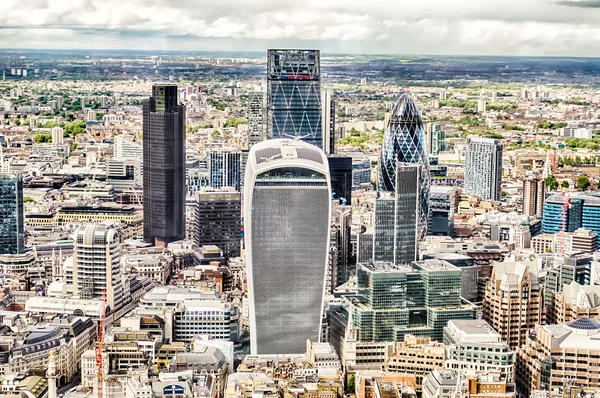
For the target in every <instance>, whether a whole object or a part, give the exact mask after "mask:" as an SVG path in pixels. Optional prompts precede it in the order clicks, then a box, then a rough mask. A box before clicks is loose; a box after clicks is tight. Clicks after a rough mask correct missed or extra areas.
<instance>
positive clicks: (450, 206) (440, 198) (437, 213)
mask: <svg viewBox="0 0 600 398" xmlns="http://www.w3.org/2000/svg"><path fill="white" fill-rule="evenodd" d="M457 199H458V190H457V188H455V187H445V186H432V187H431V191H430V192H429V228H428V232H427V233H428V234H429V235H434V236H451V237H454V214H455V213H456V210H457V204H458V201H457Z"/></svg>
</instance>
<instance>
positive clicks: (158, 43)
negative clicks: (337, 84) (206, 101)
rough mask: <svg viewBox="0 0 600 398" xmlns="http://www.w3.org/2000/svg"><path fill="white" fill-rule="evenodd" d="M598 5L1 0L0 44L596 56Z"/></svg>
mask: <svg viewBox="0 0 600 398" xmlns="http://www.w3.org/2000/svg"><path fill="white" fill-rule="evenodd" d="M598 20H600V2H598V1H596V0H579V1H574V0H486V1H481V0H452V1H448V0H420V1H418V2H417V1H412V0H411V1H407V0H396V1H390V0H385V1H384V0H370V1H364V0H305V1H303V2H290V1H285V0H284V1H281V0H253V1H247V0H103V1H93V0H28V1H26V2H24V1H22V0H2V1H0V27H1V28H0V46H4V47H32V46H37V47H48V48H51V47H52V48H145V49H193V50H202V49H210V50H214V49H222V50H226V49H231V50H264V49H265V48H267V47H270V46H272V45H274V44H276V45H277V46H282V45H289V46H294V47H299V46H300V47H303V46H306V45H311V46H315V45H316V46H319V47H320V48H322V49H323V51H340V52H343V51H355V52H379V53H386V52H387V53H421V54H425V53H430V54H436V53H437V54H453V53H457V54H461V53H467V54H500V55H503V54H515V55H525V54H531V55H597V54H599V53H600V40H599V39H600V26H598V25H597V21H598Z"/></svg>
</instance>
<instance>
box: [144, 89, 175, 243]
mask: <svg viewBox="0 0 600 398" xmlns="http://www.w3.org/2000/svg"><path fill="white" fill-rule="evenodd" d="M143 125H144V130H143V132H144V241H146V242H149V243H153V244H155V245H160V246H166V245H167V244H169V243H170V242H173V241H176V240H180V239H184V238H185V107H184V106H183V105H178V104H177V86H176V85H172V84H157V85H154V86H152V97H150V98H148V99H147V100H144V123H143Z"/></svg>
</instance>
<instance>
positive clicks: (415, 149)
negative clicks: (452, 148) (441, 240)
mask: <svg viewBox="0 0 600 398" xmlns="http://www.w3.org/2000/svg"><path fill="white" fill-rule="evenodd" d="M397 162H402V163H417V164H419V165H421V174H422V179H421V180H422V184H421V186H420V192H419V208H418V214H419V231H418V232H419V233H418V236H419V238H422V237H423V236H425V234H426V233H427V223H428V220H427V219H428V214H429V161H428V158H427V148H426V144H425V130H424V129H423V122H422V120H421V115H419V110H418V109H417V105H416V104H415V102H414V100H413V98H412V97H411V96H410V95H409V94H403V95H402V96H401V97H400V98H399V99H398V101H397V102H396V104H395V105H394V107H393V109H392V114H391V116H390V119H389V122H388V125H387V127H386V129H385V133H384V135H383V144H382V146H381V155H380V159H379V176H378V187H377V188H378V189H379V190H380V191H387V192H395V191H396V170H397Z"/></svg>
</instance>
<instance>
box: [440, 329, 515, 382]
mask: <svg viewBox="0 0 600 398" xmlns="http://www.w3.org/2000/svg"><path fill="white" fill-rule="evenodd" d="M444 346H445V350H446V366H445V367H446V368H447V369H457V370H459V371H462V370H473V371H477V372H481V373H499V374H500V377H502V378H503V379H506V380H508V381H509V382H514V380H515V372H514V370H515V352H514V351H513V350H511V349H510V348H509V347H508V345H506V343H504V341H502V338H501V337H500V335H499V334H498V333H497V332H496V331H495V330H494V329H492V327H491V326H490V325H489V324H488V323H487V322H486V321H484V320H483V319H477V320H451V321H449V322H448V326H446V327H445V328H444Z"/></svg>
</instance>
